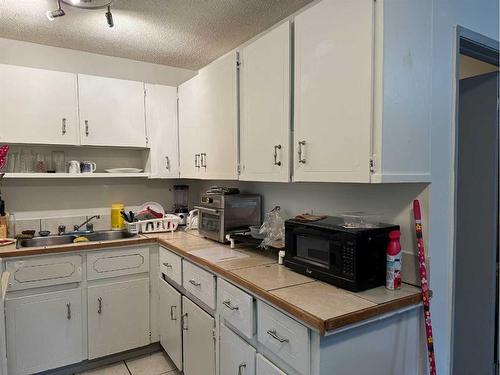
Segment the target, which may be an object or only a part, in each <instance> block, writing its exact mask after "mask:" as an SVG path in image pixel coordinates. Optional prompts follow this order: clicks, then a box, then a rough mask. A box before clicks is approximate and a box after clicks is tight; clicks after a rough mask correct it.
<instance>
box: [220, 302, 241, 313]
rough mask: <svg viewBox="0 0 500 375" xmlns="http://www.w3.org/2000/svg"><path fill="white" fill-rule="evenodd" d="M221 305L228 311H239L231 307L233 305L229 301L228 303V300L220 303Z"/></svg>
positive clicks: (235, 307)
mask: <svg viewBox="0 0 500 375" xmlns="http://www.w3.org/2000/svg"><path fill="white" fill-rule="evenodd" d="M222 304H223V305H224V306H226V307H227V308H228V309H229V310H236V311H237V310H239V309H240V308H239V307H238V306H233V305H232V304H231V301H230V300H225V301H224V302H222Z"/></svg>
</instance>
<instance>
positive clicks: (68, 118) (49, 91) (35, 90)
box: [0, 65, 78, 145]
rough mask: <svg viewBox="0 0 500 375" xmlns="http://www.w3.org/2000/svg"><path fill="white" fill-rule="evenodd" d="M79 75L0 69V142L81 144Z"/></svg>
mask: <svg viewBox="0 0 500 375" xmlns="http://www.w3.org/2000/svg"><path fill="white" fill-rule="evenodd" d="M77 115H78V111H77V86H76V75H75V74H72V73H63V72H55V71H50V70H42V69H33V68H25V67H20V66H13V65H0V142H9V143H40V144H55V145H56V144H57V145H76V144H78V121H77V118H78V117H77Z"/></svg>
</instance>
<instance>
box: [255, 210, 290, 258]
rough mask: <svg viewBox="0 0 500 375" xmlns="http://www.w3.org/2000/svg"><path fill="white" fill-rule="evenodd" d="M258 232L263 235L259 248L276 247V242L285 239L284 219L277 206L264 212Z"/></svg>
mask: <svg viewBox="0 0 500 375" xmlns="http://www.w3.org/2000/svg"><path fill="white" fill-rule="evenodd" d="M259 233H261V234H263V235H265V237H264V240H263V241H262V242H261V244H260V245H259V247H261V248H264V249H267V248H268V247H269V246H272V247H276V245H277V243H280V242H281V243H283V241H284V239H285V220H283V217H282V216H281V212H280V207H279V206H276V207H274V208H273V209H272V210H271V211H270V212H268V213H266V216H265V218H264V223H263V224H262V226H261V227H260V231H259Z"/></svg>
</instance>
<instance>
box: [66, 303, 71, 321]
mask: <svg viewBox="0 0 500 375" xmlns="http://www.w3.org/2000/svg"><path fill="white" fill-rule="evenodd" d="M66 318H68V320H71V303H67V304H66Z"/></svg>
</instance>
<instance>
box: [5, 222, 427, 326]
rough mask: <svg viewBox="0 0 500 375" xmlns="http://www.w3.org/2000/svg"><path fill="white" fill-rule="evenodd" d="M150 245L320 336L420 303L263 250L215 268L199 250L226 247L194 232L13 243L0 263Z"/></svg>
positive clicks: (416, 297)
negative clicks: (315, 273) (342, 285)
mask: <svg viewBox="0 0 500 375" xmlns="http://www.w3.org/2000/svg"><path fill="white" fill-rule="evenodd" d="M150 243H159V244H160V245H162V246H165V247H167V248H169V249H170V250H172V251H173V252H175V253H177V254H179V255H180V256H182V257H184V258H186V259H188V260H191V261H193V262H194V263H197V264H198V265H201V266H202V267H205V268H207V269H209V270H211V271H213V272H214V273H216V274H218V275H220V276H222V277H223V278H225V279H227V280H229V281H231V282H232V283H234V284H236V285H239V286H240V287H242V288H244V289H246V290H248V291H250V292H251V293H253V294H255V295H256V296H258V297H259V298H261V299H263V300H265V301H268V302H269V303H271V304H273V305H275V306H277V307H278V308H280V309H282V310H283V311H285V312H287V313H288V314H290V315H291V316H293V317H295V318H296V319H297V320H299V321H302V322H303V323H305V324H307V325H308V326H310V327H312V328H314V329H316V330H317V331H318V332H319V333H320V334H321V335H324V334H325V333H327V332H328V331H331V330H335V329H339V328H342V327H345V326H348V325H350V324H354V323H358V322H361V321H363V320H366V319H370V318H374V317H376V316H380V315H383V314H386V313H390V312H392V311H397V310H399V309H402V308H405V307H409V306H414V305H417V304H419V303H420V302H421V297H420V290H419V289H418V288H416V287H413V286H410V285H407V284H403V287H402V288H401V289H400V290H397V291H389V290H387V289H386V288H385V287H383V286H382V287H378V288H375V289H370V290H367V291H364V292H360V293H352V292H349V291H346V290H343V289H339V288H336V287H335V286H333V285H329V284H325V283H323V282H320V281H317V280H314V279H311V278H309V277H306V276H303V275H301V274H298V273H296V272H294V271H292V270H290V269H288V268H286V267H285V266H280V265H278V264H277V261H276V258H275V257H274V256H272V257H271V256H270V255H269V252H266V251H263V250H256V249H250V248H245V247H238V246H237V247H236V249H235V250H236V251H238V252H239V253H242V254H244V255H245V257H244V258H239V259H235V260H230V261H224V262H220V263H216V262H213V261H210V260H207V259H206V257H202V255H203V252H200V250H204V249H207V248H217V250H220V251H222V252H224V251H226V250H227V251H228V253H229V252H230V251H231V250H230V249H229V246H223V245H221V244H219V243H216V242H213V241H211V240H207V239H204V238H202V237H200V236H199V235H198V234H197V232H195V231H192V232H189V233H186V232H180V231H179V232H174V233H158V234H146V235H140V236H138V237H136V238H132V239H124V240H116V241H103V242H90V243H89V242H87V243H79V244H71V245H61V246H51V247H38V248H26V249H16V247H15V245H14V244H12V245H8V246H3V247H0V258H8V257H20V256H28V255H39V254H56V253H66V252H70V251H84V250H85V251H86V250H99V249H103V248H112V247H117V246H128V245H136V244H150ZM197 253H198V255H197Z"/></svg>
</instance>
